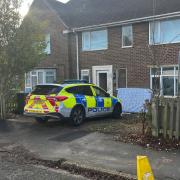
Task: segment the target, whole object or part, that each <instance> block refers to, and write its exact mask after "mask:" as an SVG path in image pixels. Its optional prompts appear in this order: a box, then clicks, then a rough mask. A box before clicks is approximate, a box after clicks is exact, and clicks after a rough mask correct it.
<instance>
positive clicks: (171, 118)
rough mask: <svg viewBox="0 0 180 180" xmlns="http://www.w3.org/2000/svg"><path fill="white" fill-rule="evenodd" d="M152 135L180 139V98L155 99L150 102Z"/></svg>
mask: <svg viewBox="0 0 180 180" xmlns="http://www.w3.org/2000/svg"><path fill="white" fill-rule="evenodd" d="M151 110H152V112H151V113H152V134H153V136H156V137H158V136H159V135H160V134H161V135H163V136H164V137H165V138H167V137H169V138H170V139H172V138H173V137H175V138H176V139H179V137H180V98H175V99H173V98H172V99H170V98H167V99H166V98H162V99H161V98H155V99H153V101H152V109H151Z"/></svg>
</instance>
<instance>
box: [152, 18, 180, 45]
mask: <svg viewBox="0 0 180 180" xmlns="http://www.w3.org/2000/svg"><path fill="white" fill-rule="evenodd" d="M149 27H150V37H149V41H150V42H149V43H150V44H152V45H153V44H170V43H179V42H180V19H171V20H163V21H155V22H150V26H149Z"/></svg>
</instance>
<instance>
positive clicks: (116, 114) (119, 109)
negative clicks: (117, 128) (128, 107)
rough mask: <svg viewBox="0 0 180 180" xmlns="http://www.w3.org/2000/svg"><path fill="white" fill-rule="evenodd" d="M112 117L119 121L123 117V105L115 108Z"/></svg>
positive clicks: (117, 105)
mask: <svg viewBox="0 0 180 180" xmlns="http://www.w3.org/2000/svg"><path fill="white" fill-rule="evenodd" d="M112 117H113V118H115V119H119V118H121V117H122V107H121V104H116V105H115V106H114V110H113V113H112Z"/></svg>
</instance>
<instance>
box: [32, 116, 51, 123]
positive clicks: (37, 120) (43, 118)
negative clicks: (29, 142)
mask: <svg viewBox="0 0 180 180" xmlns="http://www.w3.org/2000/svg"><path fill="white" fill-rule="evenodd" d="M35 120H36V122H38V123H39V124H46V123H47V122H48V118H47V117H35Z"/></svg>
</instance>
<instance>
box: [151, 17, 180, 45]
mask: <svg viewBox="0 0 180 180" xmlns="http://www.w3.org/2000/svg"><path fill="white" fill-rule="evenodd" d="M170 20H176V19H169V21H170ZM163 21H166V20H155V21H150V22H149V45H166V44H177V43H180V41H174V42H171V41H170V42H161V41H162V39H161V23H162V22H163ZM153 23H158V37H159V41H160V42H158V43H153V42H151V35H152V34H151V25H152V24H153ZM179 36H180V34H179ZM172 40H173V39H172Z"/></svg>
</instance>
